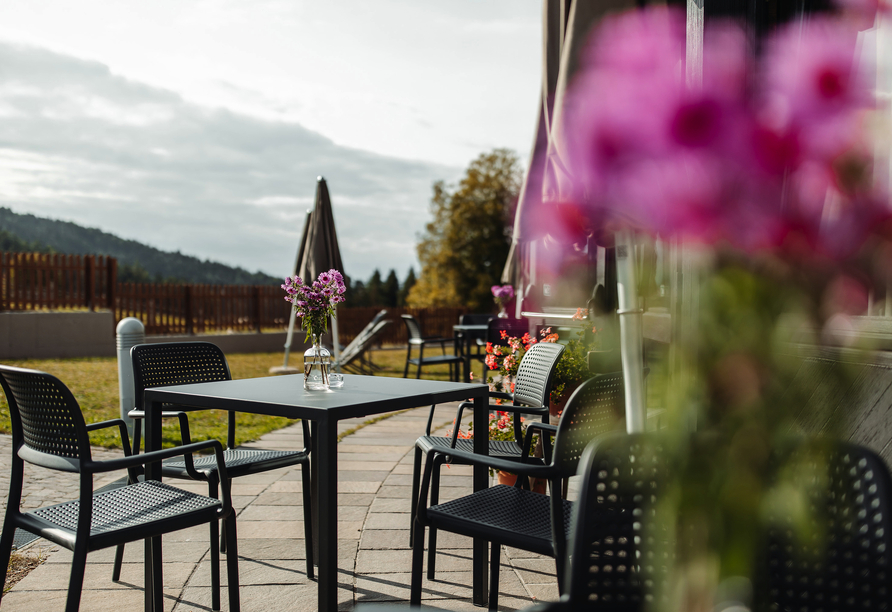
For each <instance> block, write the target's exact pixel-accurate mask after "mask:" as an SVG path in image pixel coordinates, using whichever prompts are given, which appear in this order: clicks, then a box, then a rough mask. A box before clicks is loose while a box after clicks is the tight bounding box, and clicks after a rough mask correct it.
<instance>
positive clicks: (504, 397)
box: [409, 342, 565, 578]
mask: <svg viewBox="0 0 892 612" xmlns="http://www.w3.org/2000/svg"><path fill="white" fill-rule="evenodd" d="M564 348H565V347H564V346H563V345H561V344H553V343H548V342H543V343H540V344H534V345H533V346H532V347H530V349H529V350H528V351H527V352H526V353H524V356H523V358H522V359H521V360H520V364H519V365H518V367H517V378H516V381H515V385H514V393H502V392H499V391H490V392H489V400H490V402H491V403H490V405H489V409H490V411H493V410H501V411H505V412H512V413H513V420H514V440H507V441H505V440H490V442H489V455H490V456H491V457H499V458H502V459H509V460H512V461H520V458H521V457H522V456H523V454H524V453H523V433H522V427H521V421H520V419H521V415H524V414H526V415H538V416H540V417H541V421H542V422H543V423H547V422H548V397H549V394H550V393H551V384H552V380H553V378H554V371H555V367H557V362H558V360H559V359H560V358H561V354H563V352H564ZM495 400H499V401H502V402H510V404H505V403H502V404H495V403H492V402H494V401H495ZM473 406H474V404H473V402H462V403H460V404H459V405H458V411H457V412H456V415H455V421H453V427H452V435H451V436H450V437H445V436H432V435H431V428H432V427H433V420H434V412H435V410H436V408H437V407H436V406H435V405H434V406H431V410H430V413H429V414H428V417H427V427H426V428H425V435H423V436H421V437H419V438H418V439H417V440H416V441H415V462H414V466H413V469H412V508H411V510H410V516H409V520H410V527H409V543H410V545H411V543H412V542H414V537H415V510H416V504H417V503H418V492H419V483H420V482H421V457H422V455H423V454H424V453H428V452H430V451H431V450H434V449H438V450H449V449H457V450H461V451H464V452H466V453H473V452H474V441H473V440H471V439H468V438H459V437H458V432H459V429H460V427H461V420H462V414H463V413H464V410H465V409H473ZM488 426H489V424H488V423H484V424H483V426H482V427H481V426H480V425H479V424H478V427H477V431H486V432H488V431H489V429H488ZM447 457H452V458H453V463H456V464H460V463H461V461H459V460H457V459H455V458H454V456H452V455H448V456H447V455H443V456H441V457H439V459H438V464H437V465H436V466H435V467H436V469H435V470H434V475H433V482H432V484H431V503H432V504H436V503H437V500H438V499H439V490H440V469H439V467H440V465H441V464H442V463H444V462H445V461H446V460H447ZM436 548H437V531H436V528H435V527H434V528H431V532H430V541H429V542H428V550H429V551H430V552H429V554H430V559H429V560H428V570H427V571H428V576H429V577H430V578H433V577H434V571H435V556H436Z"/></svg>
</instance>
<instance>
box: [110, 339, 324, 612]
mask: <svg viewBox="0 0 892 612" xmlns="http://www.w3.org/2000/svg"><path fill="white" fill-rule="evenodd" d="M130 357H131V360H132V362H133V388H134V392H135V398H136V408H135V409H134V410H131V411H130V413H129V416H130V417H131V418H133V419H134V432H133V454H137V453H138V452H139V447H140V437H141V436H140V433H141V431H140V429H141V426H140V424H141V422H142V419H143V418H145V412H144V410H143V392H144V391H145V390H146V389H147V388H149V387H164V386H169V385H187V384H195V383H205V382H215V381H221V380H230V379H231V378H232V376H231V374H230V373H229V364H228V363H227V362H226V357H225V356H224V355H223V351H221V350H220V348H219V347H218V346H217V345H215V344H211V343H210V342H165V343H159V344H139V345H137V346H134V347H133V348H131V349H130ZM164 408H165V410H164V412H162V417H164V418H177V419H178V420H179V425H180V434H181V436H182V443H183V445H188V444H190V443H191V438H190V434H189V418H188V417H187V415H186V412H184V411H182V410H176V409H177V408H178V406H175V405H170V406H165V407H164ZM235 414H236V413H235V412H229V415H228V416H229V423H228V432H227V434H228V436H227V437H228V441H227V448H226V449H225V450H224V451H223V459H224V461H225V463H226V473H227V478H228V479H230V480H231V479H233V478H238V477H240V476H247V475H249V474H257V473H259V472H266V471H269V470H275V469H278V468H281V467H288V466H292V465H300V466H301V482H302V488H303V506H304V512H303V514H304V516H303V518H304V537H305V545H306V555H307V577H308V578H311V579H312V578H313V577H314V573H315V572H314V568H313V537H312V533H313V531H312V529H313V526H312V516H311V498H310V461H309V459H310V451H309V448H310V428H309V425H308V424H307V421H305V420H304V421H302V422H301V426H302V427H303V437H304V445H305V447H304V448H303V449H302V450H300V451H281V450H263V449H254V448H237V447H236V435H235ZM161 475H162V477H164V478H178V479H184V480H198V481H205V482H207V483H208V495H210V496H211V497H216V496H217V489H218V486H219V485H220V484H221V483H222V481H223V478H222V476H223V475H222V473H221V472H220V471H219V470H218V468H217V464H216V463H215V462H214V461H213V460H212V459H211V458H210V457H195V458H193V457H192V456H191V455H187V456H185V457H184V458H183V459H174V460H168V461H165V462H164V463H162V464H161ZM227 486H229V484H228V482H227ZM224 526H225V525H224ZM210 531H211V583H212V588H213V604H212V605H213V606H214V609H215V610H216V609H218V607H219V599H220V593H219V591H220V551H221V550H222V551H223V552H226V544H225V543H223V547H222V549H221V547H220V538H219V528H218V525H217V523H216V521H215V522H213V523H211V529H210ZM123 558H124V547H123V545H121V546H119V547H118V550H117V554H116V555H115V565H114V570H113V579H114V580H115V581H117V580H118V579H119V578H120V575H121V564H122V562H123Z"/></svg>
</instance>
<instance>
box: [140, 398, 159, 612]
mask: <svg viewBox="0 0 892 612" xmlns="http://www.w3.org/2000/svg"><path fill="white" fill-rule="evenodd" d="M148 408H149V409H148V410H147V411H146V419H145V424H144V425H145V443H146V452H147V453H148V452H150V451H156V450H161V404H159V403H157V402H151V403H150V404H149V406H148ZM146 479H147V480H161V464H160V463H158V462H155V463H150V464H148V465H147V466H146ZM145 564H146V567H145V573H146V592H145V608H146V612H156V611H157V610H163V599H164V598H163V596H158V594H159V593H161V592H162V589H161V585H160V584H159V583H160V579H161V571H160V570H161V537H160V536H157V537H154V538H146V541H145ZM156 597H157V601H156Z"/></svg>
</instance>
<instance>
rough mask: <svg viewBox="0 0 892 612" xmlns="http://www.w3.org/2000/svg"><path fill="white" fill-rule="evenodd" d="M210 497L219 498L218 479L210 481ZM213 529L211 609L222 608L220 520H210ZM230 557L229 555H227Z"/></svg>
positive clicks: (211, 529)
mask: <svg viewBox="0 0 892 612" xmlns="http://www.w3.org/2000/svg"><path fill="white" fill-rule="evenodd" d="M208 497H213V498H215V499H219V494H218V491H217V480H216V479H213V478H212V479H211V480H209V481H208ZM223 530H224V533H225V531H226V520H225V519H224V520H223ZM210 531H211V609H212V610H219V609H220V521H211V522H210ZM227 559H228V555H227Z"/></svg>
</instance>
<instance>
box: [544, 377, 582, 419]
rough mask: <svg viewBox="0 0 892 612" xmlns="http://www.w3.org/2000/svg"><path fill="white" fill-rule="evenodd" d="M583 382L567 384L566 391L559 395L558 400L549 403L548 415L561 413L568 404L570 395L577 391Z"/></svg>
mask: <svg viewBox="0 0 892 612" xmlns="http://www.w3.org/2000/svg"><path fill="white" fill-rule="evenodd" d="M581 384H582V381H580V382H578V383H575V384H572V385H567V387H566V388H565V389H564V392H563V393H561V394H560V396H558V399H557V401H556V402H549V404H548V415H549V416H551V417H557V416H558V415H559V414H560V413H562V412H563V411H564V407H565V406H566V405H567V400H568V399H570V396H571V395H573V392H574V391H576V388H577V387H578V386H579V385H581Z"/></svg>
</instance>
